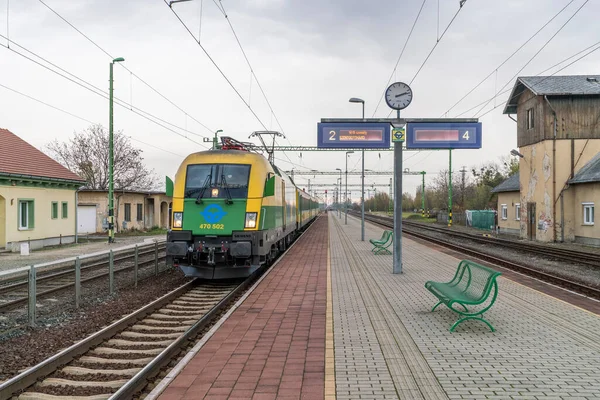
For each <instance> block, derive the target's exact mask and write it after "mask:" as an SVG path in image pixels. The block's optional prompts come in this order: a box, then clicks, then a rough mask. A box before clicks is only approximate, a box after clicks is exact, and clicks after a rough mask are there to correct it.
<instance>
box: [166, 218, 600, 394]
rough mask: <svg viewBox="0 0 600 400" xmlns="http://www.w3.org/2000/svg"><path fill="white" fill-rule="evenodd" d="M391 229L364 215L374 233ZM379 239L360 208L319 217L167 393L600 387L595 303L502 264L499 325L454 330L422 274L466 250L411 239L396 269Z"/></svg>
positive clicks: (449, 271) (579, 390)
mask: <svg viewBox="0 0 600 400" xmlns="http://www.w3.org/2000/svg"><path fill="white" fill-rule="evenodd" d="M381 233H382V229H380V228H377V227H375V226H372V225H370V224H367V225H366V239H369V238H379V237H381ZM370 250H371V245H370V243H369V242H368V240H366V241H365V242H361V241H360V221H359V220H357V219H355V218H353V217H349V218H348V224H347V225H345V224H344V219H343V218H342V219H340V218H339V217H337V216H335V215H334V214H333V213H330V214H329V215H328V216H327V217H322V218H320V219H319V220H318V221H317V222H315V224H314V225H313V227H312V228H311V230H309V231H308V232H307V234H306V235H305V236H304V237H303V238H301V239H300V240H299V241H298V242H297V244H296V246H295V247H294V248H292V249H291V250H290V252H289V253H288V255H287V257H286V258H284V259H283V260H282V262H281V263H280V264H278V265H277V266H276V267H274V268H273V270H272V271H271V272H270V274H269V275H267V277H266V278H265V279H264V280H263V281H262V282H261V283H260V284H258V285H257V287H256V289H255V291H254V292H252V293H251V294H250V295H249V296H248V298H247V299H246V300H245V301H244V302H243V303H242V304H241V305H240V307H239V308H238V309H237V310H235V311H234V312H232V314H231V316H230V317H229V318H228V319H227V320H225V322H224V323H223V324H222V326H221V327H220V328H218V329H215V331H216V333H215V334H214V336H212V337H211V338H210V339H208V340H207V341H206V342H205V344H203V345H202V346H201V347H200V349H199V350H198V351H197V353H196V354H195V356H193V358H191V357H190V358H191V361H189V363H188V364H187V365H186V366H185V367H182V368H183V369H181V370H180V371H179V372H177V373H173V374H172V375H173V376H175V378H174V380H172V381H171V382H170V384H169V386H168V387H167V388H166V389H165V390H164V391H163V392H162V394H161V395H160V397H159V398H161V399H201V398H211V399H218V398H230V399H237V398H239V399H288V398H289V399H292V398H293V399H327V400H329V399H335V398H337V399H410V400H412V399H548V400H552V399H573V400H574V399H579V400H583V399H599V398H600V316H598V315H597V314H594V313H592V312H588V311H585V310H583V309H581V308H578V307H576V306H573V305H571V304H569V303H566V302H564V301H561V300H558V299H556V298H553V297H551V296H548V295H546V294H543V293H542V292H539V291H536V290H534V289H530V288H528V287H526V286H523V285H521V284H519V283H517V282H515V281H512V280H509V279H507V278H506V277H503V276H501V277H500V278H499V281H498V284H499V293H500V294H499V296H498V299H497V301H496V303H495V304H494V306H493V307H492V308H491V310H489V311H488V312H487V313H486V319H487V320H488V321H490V322H491V323H492V325H493V326H494V327H495V328H496V332H490V330H489V328H488V327H487V326H486V325H485V324H483V323H481V322H479V321H466V322H464V323H462V324H461V325H459V326H458V328H457V329H456V331H455V332H453V333H452V332H449V328H450V326H451V325H452V324H453V323H454V322H455V321H456V320H457V316H456V314H455V313H453V312H451V311H450V310H448V309H447V308H444V307H443V306H442V307H439V308H438V309H437V310H436V311H435V312H433V313H432V312H431V311H430V310H431V308H432V307H433V305H434V304H435V303H436V298H435V297H434V296H433V295H431V294H430V293H429V292H428V291H427V290H426V289H425V288H424V284H425V282H426V281H428V280H436V281H449V280H450V279H451V278H452V276H453V275H454V271H455V269H456V266H457V265H458V262H459V260H458V259H456V258H454V257H452V256H450V255H448V254H446V253H442V252H439V251H436V250H435V249H432V248H430V247H427V246H425V245H423V244H420V243H418V242H416V241H413V240H410V239H408V238H406V237H405V238H403V273H402V274H399V275H394V274H392V256H391V255H374V254H373V253H371V251H370ZM328 271H329V272H328ZM159 386H160V385H159ZM165 386H166V384H165Z"/></svg>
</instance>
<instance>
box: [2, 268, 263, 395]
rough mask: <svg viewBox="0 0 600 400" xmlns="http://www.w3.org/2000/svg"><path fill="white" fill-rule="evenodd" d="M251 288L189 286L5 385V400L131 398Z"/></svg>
mask: <svg viewBox="0 0 600 400" xmlns="http://www.w3.org/2000/svg"><path fill="white" fill-rule="evenodd" d="M250 283H251V279H248V280H246V281H245V282H243V283H242V284H233V283H215V282H211V283H204V284H201V285H199V284H198V283H197V282H196V281H192V282H189V283H187V284H186V285H184V286H182V287H180V288H179V289H176V290H175V291H172V292H171V293H169V294H167V295H166V296H163V297H162V298H160V299H158V300H156V301H154V302H152V303H151V304H149V305H147V306H145V307H144V308H142V309H140V310H138V311H137V312H135V313H133V314H130V315H129V316H127V317H125V318H123V319H121V320H119V321H117V322H115V323H113V324H112V325H110V326H108V327H106V328H104V329H103V330H102V331H100V332H98V333H96V334H94V335H92V336H90V337H88V338H87V339H85V340H83V341H81V342H79V343H76V344H75V345H73V346H71V347H69V348H67V349H65V350H63V351H61V352H60V353H59V354H57V355H55V356H53V357H51V358H49V359H47V360H46V361H44V362H42V363H41V364H38V365H37V366H35V367H33V368H31V369H29V370H27V371H25V372H23V373H21V374H19V375H18V376H16V377H14V378H12V379H10V380H8V381H7V382H5V383H3V384H2V385H0V399H8V398H11V397H12V396H18V399H20V400H33V399H37V400H40V399H41V400H43V399H57V398H62V397H61V396H82V397H88V398H90V399H94V400H100V399H108V398H110V397H111V396H115V397H114V398H131V396H133V394H134V393H135V392H137V391H139V390H140V389H141V388H143V387H144V386H145V385H146V383H147V381H148V379H150V378H151V377H152V376H154V375H155V374H156V373H157V372H158V371H159V370H160V368H161V367H162V366H164V365H166V364H167V363H168V362H170V361H171V359H172V357H173V356H174V355H176V354H177V353H178V352H179V351H180V350H181V349H182V348H183V347H184V346H185V344H186V343H187V342H188V341H189V340H191V339H192V338H194V337H195V336H196V335H197V334H198V333H200V332H201V331H202V330H203V329H204V328H205V327H206V326H208V324H210V323H211V321H212V320H213V319H214V317H215V316H216V315H218V314H219V313H220V312H222V311H223V310H224V309H225V307H226V306H227V305H229V304H230V303H231V301H232V300H233V299H234V298H235V297H236V296H238V295H239V294H240V293H241V292H242V291H243V290H244V289H245V288H246V287H248V285H249V284H250ZM90 396H91V397H90Z"/></svg>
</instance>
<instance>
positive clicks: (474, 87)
mask: <svg viewBox="0 0 600 400" xmlns="http://www.w3.org/2000/svg"><path fill="white" fill-rule="evenodd" d="M574 1H575V0H571V1H569V2H568V3H567V5H565V6H564V7H563V8H561V9H560V10H559V11H558V12H557V13H556V14H554V16H553V17H552V18H550V19H549V20H548V21H547V22H546V23H545V24H544V25H542V27H541V28H540V29H538V30H537V31H536V32H535V33H534V34H533V35H531V36H530V37H529V39H527V40H526V41H525V42H523V44H521V45H520V46H519V47H518V48H517V49H516V50H515V51H513V52H512V54H511V55H509V56H508V57H507V58H506V59H504V61H502V62H501V63H500V64H499V65H498V66H497V67H496V68H494V69H493V70H492V71H491V72H490V73H489V74H488V75H487V76H486V77H485V78H483V79H482V80H481V81H480V82H479V83H477V84H476V85H475V86H473V87H472V88H471V90H469V91H468V92H467V93H466V94H465V95H464V96H463V97H461V98H460V99H459V100H458V101H457V102H456V103H454V104H453V105H452V107H450V108H449V109H447V110H446V112H444V113H442V115H441V116H444V115H447V114H448V113H449V112H450V111H452V109H453V108H454V107H456V106H457V105H459V104H460V103H461V102H462V101H463V100H464V99H465V98H467V97H468V96H469V95H470V94H471V93H473V92H474V91H475V90H477V88H478V87H479V86H481V85H482V84H483V83H484V82H485V81H486V80H488V78H489V77H491V76H492V75H493V74H494V73H496V77H497V76H498V69H500V68H502V66H503V65H504V64H506V63H507V62H508V61H510V59H512V58H513V57H514V56H515V55H516V54H517V53H518V52H519V51H520V50H521V49H522V48H523V47H525V46H526V45H527V43H529V42H530V41H531V40H533V38H535V37H536V36H537V35H538V34H539V33H540V32H541V31H542V30H544V28H545V27H546V26H548V25H549V24H550V23H551V22H552V21H554V20H555V19H556V17H558V16H559V15H560V14H561V13H562V12H563V11H565V10H566V9H567V7H569V6H570V5H571V4H572V3H573V2H574ZM495 92H496V91H494V93H495Z"/></svg>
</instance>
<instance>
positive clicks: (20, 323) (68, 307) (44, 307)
mask: <svg viewBox="0 0 600 400" xmlns="http://www.w3.org/2000/svg"><path fill="white" fill-rule="evenodd" d="M159 257H160V253H159ZM145 260H148V259H145V258H140V263H141V262H143V261H145ZM152 260H154V257H152ZM159 260H160V259H159ZM127 265H133V261H130V262H129V261H125V262H120V263H117V264H115V267H119V268H120V267H123V266H127ZM159 267H160V261H159ZM163 268H164V264H163ZM106 269H107V270H108V267H106ZM182 276H183V275H182ZM153 277H154V265H150V266H144V267H141V268H139V270H138V286H139V285H140V281H144V280H146V279H151V278H153ZM134 282H135V277H134V271H133V269H132V270H129V271H123V272H119V273H118V274H115V291H119V290H121V291H124V290H127V291H129V290H132V289H133V288H132V286H133V284H134ZM107 297H110V293H109V287H108V277H104V278H99V279H97V280H94V281H91V282H84V283H82V284H81V307H80V309H79V310H77V309H76V308H75V289H74V288H73V287H72V288H69V289H65V290H61V291H59V292H56V293H53V294H52V295H49V296H45V297H43V298H38V299H37V303H36V304H37V309H36V314H37V325H38V326H41V327H43V326H48V327H50V326H54V325H56V324H61V323H64V322H65V321H67V320H69V319H71V318H73V315H76V314H78V313H82V312H85V311H83V310H85V309H89V308H91V307H96V306H97V304H101V303H103V302H104V301H105V300H106V298H107ZM27 323H28V321H27V307H26V306H24V305H22V306H17V307H16V308H14V309H13V310H11V311H8V312H5V313H3V314H0V343H1V342H2V341H4V340H6V339H9V338H11V337H15V336H19V335H21V334H22V333H23V330H24V329H28V328H25V327H26V326H27ZM0 376H1V371H0ZM0 379H1V378H0Z"/></svg>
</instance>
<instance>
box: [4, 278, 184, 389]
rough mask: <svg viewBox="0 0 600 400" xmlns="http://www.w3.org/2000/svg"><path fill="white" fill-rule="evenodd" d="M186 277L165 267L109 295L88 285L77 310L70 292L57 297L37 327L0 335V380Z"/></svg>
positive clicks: (97, 328) (43, 357) (129, 311)
mask: <svg viewBox="0 0 600 400" xmlns="http://www.w3.org/2000/svg"><path fill="white" fill-rule="evenodd" d="M187 280H188V279H187V278H185V277H184V276H183V274H182V273H181V272H180V271H179V270H175V269H169V270H167V271H165V272H164V273H162V274H159V275H158V276H151V277H149V278H147V279H145V280H144V281H142V282H140V283H139V284H138V287H137V289H133V288H127V289H121V290H119V291H118V292H117V293H116V294H115V295H113V296H110V295H108V293H107V291H106V290H105V288H104V287H97V286H96V287H92V288H89V289H88V291H87V292H86V301H85V303H84V305H83V306H82V307H81V308H80V309H75V307H74V304H73V299H72V295H71V296H66V297H64V298H59V299H57V300H56V302H55V306H54V307H55V308H56V310H61V311H60V312H58V313H48V315H45V314H44V316H42V317H40V318H38V325H37V327H35V328H24V327H21V328H19V329H17V330H13V331H11V333H10V334H8V335H2V336H0V354H2V357H0V382H1V381H3V380H6V379H9V378H10V377H12V376H14V375H16V374H18V373H19V372H20V371H22V370H24V369H27V368H28V367H31V366H33V365H35V364H37V363H39V362H41V361H43V360H44V359H46V358H48V357H49V356H51V355H53V354H55V353H57V352H58V351H59V350H61V349H63V348H65V347H68V346H70V345H71V344H73V343H74V342H77V341H79V340H82V339H84V338H85V337H87V336H89V335H90V334H92V333H94V332H96V331H98V330H100V329H101V328H102V327H104V326H107V325H109V324H110V323H112V322H114V321H116V320H118V319H120V318H121V317H123V316H125V315H127V314H130V313H131V312H133V311H135V310H137V309H138V308H140V307H142V306H144V305H145V304H148V303H149V302H151V301H152V300H154V299H156V298H158V297H160V296H162V295H163V294H165V293H167V292H169V291H171V290H173V289H175V288H176V287H179V286H180V285H182V284H183V283H184V282H186V281H187ZM104 286H105V285H104ZM69 299H70V300H69ZM56 310H55V311H56ZM0 322H1V321H0Z"/></svg>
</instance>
